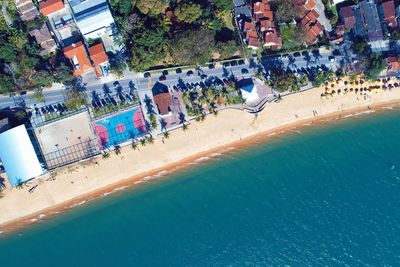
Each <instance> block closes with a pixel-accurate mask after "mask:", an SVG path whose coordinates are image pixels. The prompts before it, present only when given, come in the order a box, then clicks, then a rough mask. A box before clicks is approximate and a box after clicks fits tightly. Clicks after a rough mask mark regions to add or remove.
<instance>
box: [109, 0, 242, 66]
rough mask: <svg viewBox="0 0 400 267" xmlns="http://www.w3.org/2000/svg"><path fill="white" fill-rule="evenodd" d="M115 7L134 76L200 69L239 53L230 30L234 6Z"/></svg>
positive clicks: (190, 0)
mask: <svg viewBox="0 0 400 267" xmlns="http://www.w3.org/2000/svg"><path fill="white" fill-rule="evenodd" d="M126 1H129V3H126ZM111 5H112V7H113V9H112V10H113V13H114V14H113V15H114V18H115V20H116V22H117V24H118V26H119V29H120V32H121V35H122V38H123V39H124V42H125V45H126V48H127V52H128V54H127V58H129V60H128V66H129V68H130V69H132V70H135V71H144V70H147V69H150V68H153V67H158V66H167V65H183V64H196V63H197V64H200V63H205V62H208V61H209V60H212V59H213V58H214V59H226V58H229V57H232V56H233V54H235V53H236V52H238V51H239V52H240V50H239V45H238V44H237V41H236V39H235V34H234V32H233V30H232V29H231V28H232V18H231V13H230V12H229V11H230V10H231V8H232V6H233V4H232V1H231V0H229V1H228V0H216V1H213V3H211V4H210V2H207V1H203V0H171V1H166V0H137V1H130V0H112V1H111Z"/></svg>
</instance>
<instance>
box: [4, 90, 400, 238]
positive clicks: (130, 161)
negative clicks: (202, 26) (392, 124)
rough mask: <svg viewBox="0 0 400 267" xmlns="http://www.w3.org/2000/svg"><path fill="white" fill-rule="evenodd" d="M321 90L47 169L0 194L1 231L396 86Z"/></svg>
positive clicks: (392, 95) (361, 104)
mask: <svg viewBox="0 0 400 267" xmlns="http://www.w3.org/2000/svg"><path fill="white" fill-rule="evenodd" d="M321 93H323V89H312V90H309V91H306V92H302V93H296V94H292V95H289V96H286V97H284V98H283V99H282V101H280V102H278V103H275V102H273V103H269V104H267V105H266V107H265V109H264V110H263V111H262V112H261V113H259V114H258V116H257V117H255V116H254V115H253V114H249V113H247V112H243V111H239V110H231V109H227V110H223V111H220V112H219V113H218V116H213V115H210V116H207V118H206V120H205V121H204V122H192V123H191V124H190V125H189V128H188V130H187V131H182V129H177V130H175V131H172V132H171V134H170V137H169V139H167V140H164V141H162V140H161V138H159V139H157V140H156V141H155V143H154V144H147V145H146V146H145V147H143V146H140V145H139V146H138V150H133V149H132V148H131V147H130V146H126V147H124V148H122V151H121V154H120V155H118V156H117V155H115V154H114V153H111V156H110V158H109V159H106V160H103V159H102V158H101V157H97V158H93V159H90V160H88V161H86V162H82V163H78V164H74V165H71V166H68V167H65V168H62V169H59V170H57V172H56V174H53V176H52V177H50V174H46V175H44V176H42V177H40V178H37V179H35V180H32V181H31V182H30V183H29V184H28V186H26V187H24V188H22V189H17V188H7V189H5V190H4V191H3V193H4V194H3V195H4V197H3V198H2V199H0V232H8V231H12V230H16V229H18V228H20V227H22V226H25V225H28V224H30V223H33V222H34V221H36V220H37V219H38V218H43V217H44V216H49V215H52V214H54V213H58V212H61V211H63V210H64V209H68V208H70V207H73V206H76V205H78V204H80V203H83V202H84V201H87V200H89V199H93V198H96V197H100V196H103V195H106V194H108V193H109V192H111V191H113V190H115V189H118V188H123V187H125V186H130V185H135V184H140V183H142V182H144V181H146V180H148V179H149V177H151V176H154V175H159V174H165V173H169V172H171V171H174V170H176V169H179V168H181V167H184V166H187V165H188V163H189V162H193V161H196V160H198V159H199V158H202V157H206V156H208V155H212V154H213V153H216V152H220V151H223V150H224V149H228V148H229V149H232V148H233V149H234V148H238V147H241V146H246V145H249V144H251V143H252V141H253V140H254V139H258V140H259V139H260V138H264V137H266V138H268V137H269V136H279V135H282V134H284V133H285V132H287V131H288V130H290V129H293V128H297V129H298V128H300V127H307V126H308V125H310V124H311V123H312V124H315V123H317V122H318V121H321V120H326V119H330V118H337V117H343V116H346V115H348V114H353V113H359V112H363V111H367V110H370V109H379V108H382V107H387V106H394V105H397V104H398V103H400V90H399V89H393V90H391V91H390V90H386V91H384V92H378V93H372V94H370V96H367V97H364V96H360V95H356V94H347V95H344V94H343V95H336V96H335V97H332V98H327V99H322V98H321ZM256 137H257V138H256ZM49 178H52V179H49ZM35 185H37V187H36V189H35V190H34V191H33V192H32V193H29V192H28V189H29V188H31V187H33V186H35Z"/></svg>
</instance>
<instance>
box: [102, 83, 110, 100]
mask: <svg viewBox="0 0 400 267" xmlns="http://www.w3.org/2000/svg"><path fill="white" fill-rule="evenodd" d="M103 93H104V96H105V97H110V96H111V90H110V87H109V86H108V85H107V84H106V83H104V84H103Z"/></svg>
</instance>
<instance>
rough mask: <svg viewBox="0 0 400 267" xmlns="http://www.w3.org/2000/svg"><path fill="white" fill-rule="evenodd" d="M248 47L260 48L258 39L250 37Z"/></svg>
mask: <svg viewBox="0 0 400 267" xmlns="http://www.w3.org/2000/svg"><path fill="white" fill-rule="evenodd" d="M248 45H249V46H252V47H260V41H259V40H258V38H255V37H250V38H249V42H248Z"/></svg>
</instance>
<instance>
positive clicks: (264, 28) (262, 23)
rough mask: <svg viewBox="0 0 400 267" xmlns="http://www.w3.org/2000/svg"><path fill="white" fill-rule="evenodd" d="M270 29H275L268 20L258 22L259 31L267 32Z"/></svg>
mask: <svg viewBox="0 0 400 267" xmlns="http://www.w3.org/2000/svg"><path fill="white" fill-rule="evenodd" d="M270 29H275V24H274V23H273V22H272V21H270V20H262V21H260V30H261V31H267V30H270Z"/></svg>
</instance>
